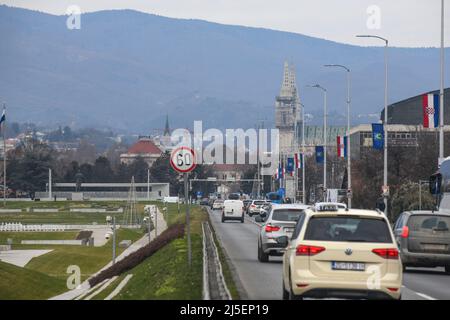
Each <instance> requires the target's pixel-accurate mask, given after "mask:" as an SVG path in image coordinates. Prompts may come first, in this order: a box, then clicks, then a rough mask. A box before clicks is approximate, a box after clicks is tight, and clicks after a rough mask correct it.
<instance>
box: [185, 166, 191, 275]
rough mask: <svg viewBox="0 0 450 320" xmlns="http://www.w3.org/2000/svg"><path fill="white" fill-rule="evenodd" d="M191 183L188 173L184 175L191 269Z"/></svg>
mask: <svg viewBox="0 0 450 320" xmlns="http://www.w3.org/2000/svg"><path fill="white" fill-rule="evenodd" d="M188 187H189V183H188V173H187V172H186V173H184V198H185V202H186V228H187V245H188V264H189V267H190V266H191V265H192V252H191V221H190V212H189V206H190V204H189V189H188Z"/></svg>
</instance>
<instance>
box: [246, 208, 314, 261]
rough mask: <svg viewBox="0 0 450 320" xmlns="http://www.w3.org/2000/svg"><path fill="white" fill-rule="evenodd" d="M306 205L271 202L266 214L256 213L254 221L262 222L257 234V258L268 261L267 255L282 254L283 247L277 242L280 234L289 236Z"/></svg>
mask: <svg viewBox="0 0 450 320" xmlns="http://www.w3.org/2000/svg"><path fill="white" fill-rule="evenodd" d="M307 208H308V206H305V205H302V204H273V205H271V207H270V209H269V210H268V212H269V213H268V214H267V216H266V215H264V214H263V215H258V216H256V218H255V221H256V222H264V224H263V225H262V226H261V229H260V232H259V236H258V260H259V261H260V262H268V261H269V256H281V255H283V252H284V251H283V250H284V247H283V246H282V245H280V244H279V243H278V242H277V240H276V239H277V238H278V237H281V236H285V235H288V236H290V235H291V234H292V232H293V231H294V227H295V224H296V222H297V219H298V217H299V216H300V214H301V213H303V212H304V210H305V209H307ZM265 210H266V209H265Z"/></svg>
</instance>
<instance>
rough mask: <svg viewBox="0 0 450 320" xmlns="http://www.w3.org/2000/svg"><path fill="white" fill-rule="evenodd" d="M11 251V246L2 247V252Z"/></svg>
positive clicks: (0, 249)
mask: <svg viewBox="0 0 450 320" xmlns="http://www.w3.org/2000/svg"><path fill="white" fill-rule="evenodd" d="M9 250H11V245H10V244H5V245H0V251H9Z"/></svg>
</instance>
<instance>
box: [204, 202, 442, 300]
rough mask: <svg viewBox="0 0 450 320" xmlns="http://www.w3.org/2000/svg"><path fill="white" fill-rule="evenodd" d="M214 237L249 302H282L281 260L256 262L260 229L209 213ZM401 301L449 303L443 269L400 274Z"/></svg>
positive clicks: (248, 220) (248, 221)
mask: <svg viewBox="0 0 450 320" xmlns="http://www.w3.org/2000/svg"><path fill="white" fill-rule="evenodd" d="M208 211H209V214H210V217H211V222H212V224H213V226H214V229H215V231H216V234H217V237H218V239H219V241H220V242H221V244H222V246H223V248H224V249H225V251H226V252H227V255H228V257H229V258H230V260H231V262H232V264H233V267H234V269H235V270H236V272H237V276H238V278H239V280H240V282H241V285H242V287H243V289H244V290H245V292H246V296H247V298H248V299H251V300H254V299H261V300H274V299H281V268H282V260H281V257H270V262H269V263H260V262H259V261H258V258H257V237H258V232H259V225H257V223H255V222H254V220H253V219H252V218H249V217H246V219H245V223H241V222H234V221H227V222H226V223H221V220H220V213H219V211H214V212H213V211H211V210H209V209H208ZM403 285H404V287H403V294H402V298H403V299H404V300H435V299H437V300H441V299H442V300H448V299H450V276H449V275H446V274H445V273H444V272H443V268H432V269H431V268H430V269H427V268H414V269H412V268H411V269H408V270H407V271H406V272H405V273H404V274H403Z"/></svg>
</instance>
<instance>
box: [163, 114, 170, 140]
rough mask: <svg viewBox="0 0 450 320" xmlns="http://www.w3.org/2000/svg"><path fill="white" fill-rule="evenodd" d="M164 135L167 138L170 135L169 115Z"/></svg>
mask: <svg viewBox="0 0 450 320" xmlns="http://www.w3.org/2000/svg"><path fill="white" fill-rule="evenodd" d="M164 135H165V136H168V135H170V128H169V115H168V114H166V127H165V128H164Z"/></svg>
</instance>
